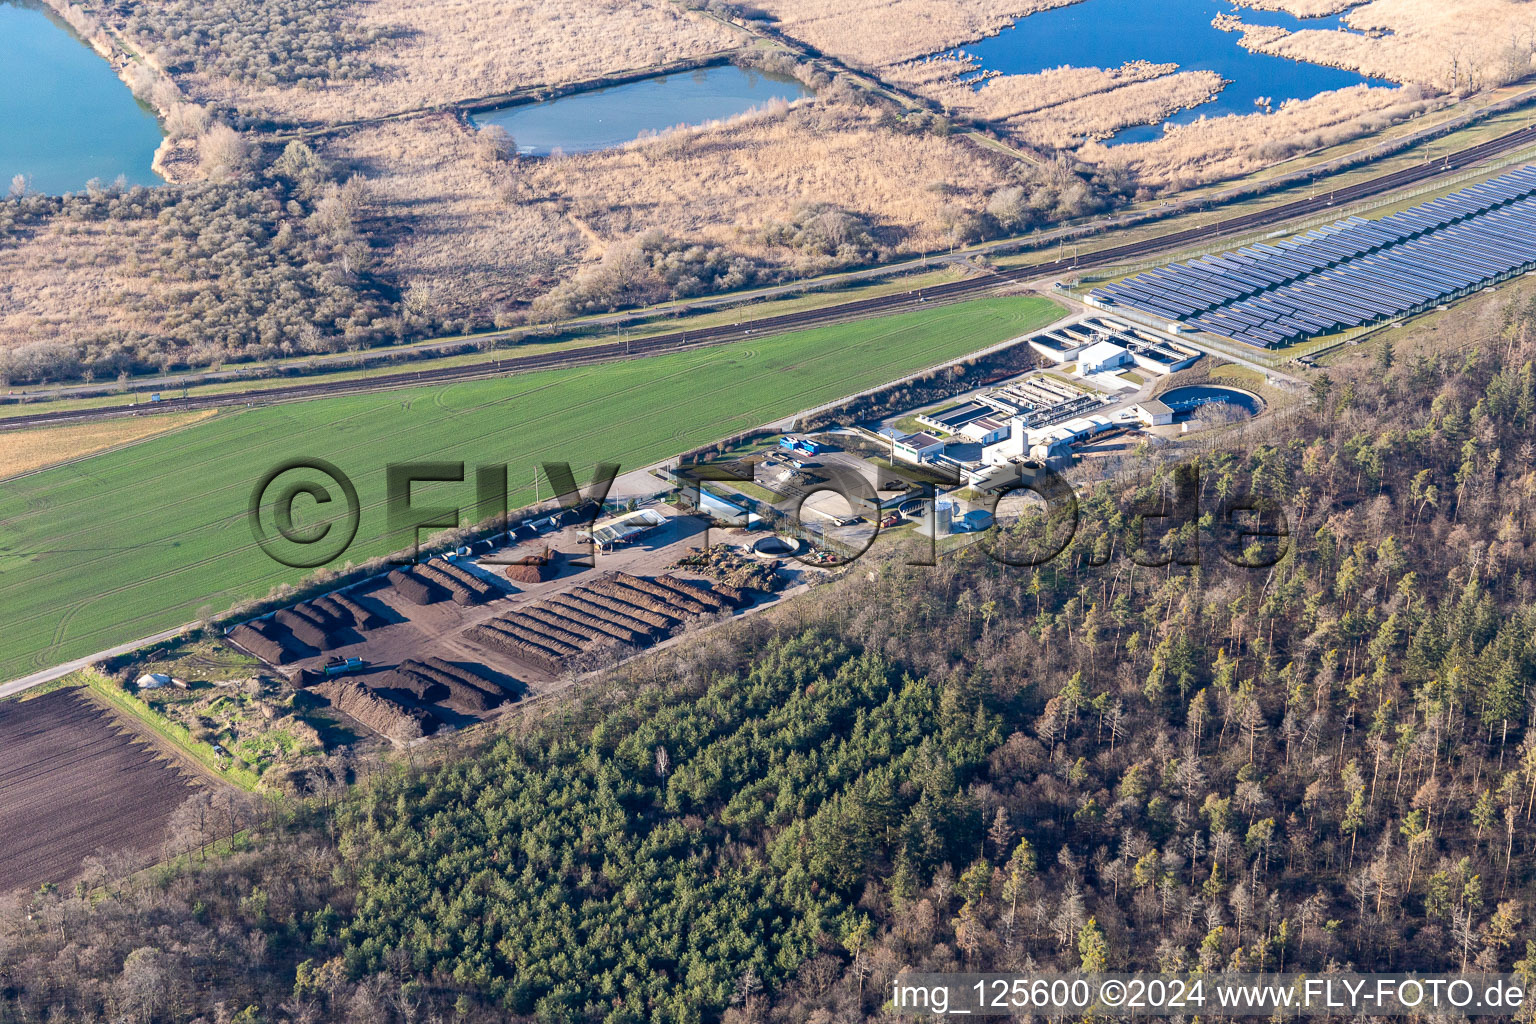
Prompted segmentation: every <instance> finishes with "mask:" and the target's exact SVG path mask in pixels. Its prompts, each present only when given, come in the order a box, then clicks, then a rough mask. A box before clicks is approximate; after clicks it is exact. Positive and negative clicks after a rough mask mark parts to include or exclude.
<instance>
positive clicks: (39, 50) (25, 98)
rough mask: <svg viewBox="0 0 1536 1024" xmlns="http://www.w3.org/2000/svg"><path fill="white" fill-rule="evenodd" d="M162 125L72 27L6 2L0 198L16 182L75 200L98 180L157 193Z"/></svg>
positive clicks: (0, 25)
mask: <svg viewBox="0 0 1536 1024" xmlns="http://www.w3.org/2000/svg"><path fill="white" fill-rule="evenodd" d="M160 139H161V134H160V125H159V122H157V121H156V120H155V117H154V114H152V113H151V112H150V111H149V110H148V109H147V108H146V107H144V106H142V105H141V104H140V103H139V102H138V101H137V100H135V99H134V98H133V94H132V93H131V92H129V91H128V87H127V86H126V85H124V84H123V83H122V81H121V80H120V79H119V78H118V77H117V75H116V74H115V73H114V72H113V71H112V68H111V66H110V65H109V64H108V63H107V62H106V61H105V60H102V58H101V57H100V56H98V55H97V54H96V52H95V51H93V50H92V49H91V48H90V47H89V46H88V45H86V43H84V42H83V41H82V40H81V39H79V37H77V36H76V35H75V34H74V33H73V32H72V31H71V30H70V29H69V27H68V26H66V25H64V24H63V23H62V22H60V21H58V20H57V19H55V18H53V17H52V16H51V15H49V14H47V13H45V12H44V11H42V10H41V9H40V8H38V7H35V6H32V5H29V4H15V3H9V2H5V0H0V195H3V194H4V192H5V190H6V189H8V188H9V187H10V183H11V179H12V178H13V177H14V176H15V175H17V174H24V175H27V176H29V177H30V178H31V180H32V181H31V183H32V188H33V189H34V190H36V191H39V192H51V193H55V194H58V193H63V192H75V191H79V190H81V189H83V188H85V184H86V182H88V181H90V180H91V179H92V178H100V179H102V180H103V181H107V182H110V181H112V180H113V179H114V178H116V177H117V176H118V175H120V174H121V175H123V176H124V177H126V178H127V179H128V181H129V182H130V183H131V184H138V185H157V184H159V183H160V179H159V178H158V177H157V176H156V175H155V173H154V172H153V171H152V170H150V163H151V162H152V161H153V160H154V156H155V149H156V148H157V147H158V146H159V145H160Z"/></svg>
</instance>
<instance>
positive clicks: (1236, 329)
mask: <svg viewBox="0 0 1536 1024" xmlns="http://www.w3.org/2000/svg"><path fill="white" fill-rule="evenodd" d="M1533 266H1536V167H1522V168H1520V169H1519V170H1516V171H1511V172H1509V173H1508V174H1502V175H1500V176H1498V177H1497V178H1493V179H1492V180H1490V181H1486V182H1483V183H1482V184H1479V185H1471V186H1468V187H1467V188H1464V189H1461V190H1460V191H1458V192H1455V193H1452V194H1451V195H1448V196H1445V197H1443V198H1440V199H1434V200H1431V201H1429V202H1427V203H1422V204H1420V205H1418V206H1415V207H1413V208H1412V209H1409V210H1403V211H1401V212H1400V213H1394V214H1390V215H1389V216H1386V217H1382V218H1380V219H1379V220H1365V219H1364V218H1361V217H1350V218H1349V219H1347V220H1341V221H1338V222H1337V223H1334V224H1330V225H1327V226H1325V227H1322V228H1318V229H1316V230H1314V231H1308V232H1306V233H1305V234H1302V235H1298V236H1296V237H1295V238H1287V239H1282V240H1280V241H1278V242H1276V243H1275V244H1273V245H1269V244H1259V245H1250V246H1247V247H1245V248H1242V249H1238V250H1236V251H1233V252H1228V253H1222V254H1221V255H1219V256H1207V257H1204V258H1202V259H1197V260H1190V261H1189V262H1187V263H1178V264H1175V265H1173V266H1168V267H1162V268H1159V269H1157V270H1149V271H1147V272H1146V273H1144V274H1137V275H1135V276H1134V277H1129V278H1126V279H1125V280H1124V281H1121V282H1120V283H1118V284H1111V285H1106V286H1104V287H1103V288H1100V289H1097V290H1096V291H1094V292H1093V298H1095V299H1097V300H1098V301H1099V302H1101V303H1104V304H1105V305H1109V306H1115V305H1122V306H1127V307H1130V308H1131V309H1136V310H1140V311H1142V312H1144V313H1151V314H1152V315H1154V316H1158V317H1163V318H1166V319H1168V320H1171V321H1177V322H1180V323H1185V324H1189V325H1191V326H1193V327H1196V328H1198V329H1200V330H1202V331H1209V332H1211V333H1212V334H1219V335H1223V336H1225V337H1228V338H1233V339H1235V340H1237V341H1241V342H1245V343H1247V344H1249V345H1253V346H1256V347H1258V348H1274V347H1278V346H1281V345H1286V344H1289V343H1291V342H1295V341H1300V340H1301V339H1303V338H1308V337H1313V336H1316V335H1321V334H1330V333H1333V332H1335V331H1339V330H1344V329H1348V328H1352V327H1363V326H1365V325H1367V324H1372V323H1376V322H1378V321H1380V320H1385V319H1388V318H1391V317H1395V316H1399V315H1401V314H1405V313H1415V312H1419V311H1422V310H1424V309H1427V308H1429V307H1431V306H1434V305H1437V304H1438V303H1441V302H1444V301H1447V300H1449V299H1453V298H1460V297H1462V296H1464V295H1467V294H1469V293H1471V292H1474V291H1477V290H1478V289H1480V288H1483V287H1486V286H1487V285H1490V284H1494V283H1497V282H1499V281H1502V280H1505V279H1506V278H1509V277H1511V276H1514V275H1517V274H1523V273H1525V272H1526V271H1528V270H1530V269H1531V268H1532V267H1533Z"/></svg>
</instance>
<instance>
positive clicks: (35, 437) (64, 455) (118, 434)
mask: <svg viewBox="0 0 1536 1024" xmlns="http://www.w3.org/2000/svg"><path fill="white" fill-rule="evenodd" d="M217 411H218V410H216V409H208V410H206V411H204V412H188V413H175V414H171V415H166V416H150V417H146V418H143V419H127V420H107V421H104V422H101V423H79V424H74V425H72V426H68V427H44V428H40V429H36V430H21V431H15V432H12V433H8V434H6V435H5V443H3V444H0V479H4V478H7V477H13V476H16V475H17V474H19V473H30V472H32V471H33V470H37V469H42V468H43V467H45V466H56V465H58V464H59V463H61V462H68V461H69V460H70V459H78V458H82V457H83V456H86V455H93V454H95V453H96V452H102V451H106V450H107V449H108V448H115V447H117V446H118V445H123V444H130V443H132V442H134V441H142V440H144V439H145V438H149V437H154V436H155V435H157V434H163V433H165V432H166V431H168V430H175V429H176V428H178V427H184V426H186V425H188V424H189V423H196V422H198V421H199V420H205V419H207V418H208V417H210V416H212V415H214V414H215V413H216V412H217Z"/></svg>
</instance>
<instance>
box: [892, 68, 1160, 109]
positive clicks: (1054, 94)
mask: <svg viewBox="0 0 1536 1024" xmlns="http://www.w3.org/2000/svg"><path fill="white" fill-rule="evenodd" d="M1178 67H1179V66H1178V65H1177V64H1153V63H1151V62H1149V61H1133V62H1131V63H1129V64H1125V65H1123V66H1121V67H1118V68H1075V67H1059V68H1050V69H1048V70H1046V71H1041V72H1039V73H1038V74H1033V75H992V76H989V77H988V78H987V79H986V80H985V82H984V83H983V84H982V86H981V88H979V89H975V88H972V87H971V86H970V84H969V83H967V82H965V81H962V80H961V79H962V78H964V77H967V76H970V75H972V74H974V73H975V72H977V71H978V70H979V69H980V65H979V64H978V63H977V62H976V61H975V60H974V59H972V58H969V57H967V56H965V55H964V54H960V55H953V56H950V55H946V56H942V57H930V58H927V59H924V60H920V61H909V62H908V63H905V64H898V65H895V66H894V67H891V68H888V69H886V71H885V78H886V79H887V80H888V81H890V82H892V83H894V84H897V85H901V86H904V87H906V88H908V89H911V90H913V91H914V92H920V93H922V94H923V95H926V96H930V97H932V98H933V99H936V100H938V101H939V102H941V103H943V104H944V105H945V107H947V108H948V109H950V110H951V111H953V112H955V113H957V114H960V115H963V116H965V117H972V118H984V119H986V120H998V121H1001V120H1006V119H1008V118H1011V117H1019V116H1020V115H1023V114H1031V113H1034V112H1036V111H1041V110H1045V109H1046V108H1048V107H1053V106H1056V105H1057V104H1061V103H1070V102H1072V101H1073V100H1079V99H1082V98H1084V97H1087V96H1097V95H1100V94H1104V93H1108V92H1109V91H1110V90H1112V89H1119V88H1121V87H1123V86H1126V85H1131V84H1133V83H1136V82H1146V81H1150V80H1152V79H1154V78H1161V77H1162V76H1164V75H1170V74H1172V73H1173V72H1175V71H1177V70H1178ZM1105 102H1113V101H1112V100H1111V99H1110V98H1109V97H1106V98H1105Z"/></svg>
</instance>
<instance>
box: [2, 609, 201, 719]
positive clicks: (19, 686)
mask: <svg viewBox="0 0 1536 1024" xmlns="http://www.w3.org/2000/svg"><path fill="white" fill-rule="evenodd" d="M196 625H197V623H195V622H189V623H187V624H186V625H184V626H177V627H176V628H175V629H167V630H165V631H163V632H160V633H156V634H155V635H154V636H146V637H143V638H141V639H138V640H130V641H129V642H128V643H125V644H118V645H117V646H116V647H110V648H108V649H107V650H105V651H97V652H96V653H95V654H88V655H86V656H85V657H83V658H76V659H75V660H74V661H67V662H65V663H64V664H62V665H55V666H54V667H53V668H45V669H43V670H42V671H41V672H33V673H32V674H31V675H29V676H22V677H21V678H20V679H13V680H11V681H10V682H8V683H5V684H4V685H0V700H5V699H6V698H7V697H14V696H16V695H17V694H18V693H22V692H24V691H26V690H30V689H32V688H33V687H34V686H42V685H43V684H44V683H51V682H53V681H54V680H55V679H58V678H59V677H61V676H67V675H69V674H70V673H71V672H78V671H79V670H80V669H82V668H85V667H87V666H89V665H94V664H96V663H97V662H100V661H106V660H107V659H108V658H115V657H117V656H118V655H119V654H128V653H130V652H131V651H136V650H138V649H139V648H140V647H148V646H149V645H150V644H157V643H159V642H160V641H162V640H169V639H171V638H172V637H175V636H180V635H181V634H182V633H184V632H186V631H187V630H189V629H192V628H193V627H194V626H196Z"/></svg>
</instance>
